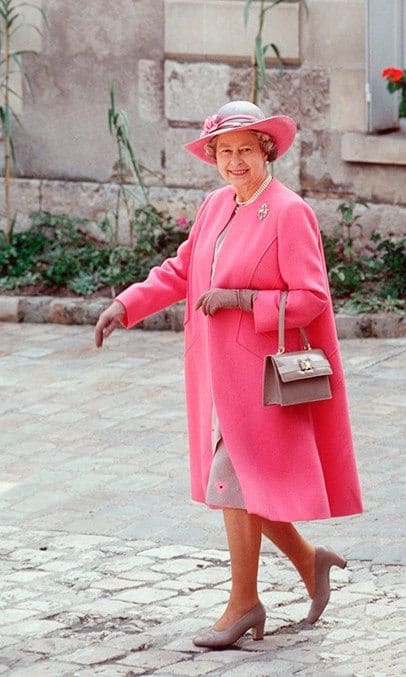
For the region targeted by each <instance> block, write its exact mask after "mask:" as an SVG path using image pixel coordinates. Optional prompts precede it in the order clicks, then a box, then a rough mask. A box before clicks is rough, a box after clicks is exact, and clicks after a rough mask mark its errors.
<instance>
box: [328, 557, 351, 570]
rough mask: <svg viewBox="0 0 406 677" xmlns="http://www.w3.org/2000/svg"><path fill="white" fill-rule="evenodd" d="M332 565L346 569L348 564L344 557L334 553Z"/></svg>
mask: <svg viewBox="0 0 406 677" xmlns="http://www.w3.org/2000/svg"><path fill="white" fill-rule="evenodd" d="M331 565H332V566H336V567H340V569H345V567H346V566H347V560H345V559H344V558H343V557H340V555H336V554H335V553H334V556H333V558H332V560H331Z"/></svg>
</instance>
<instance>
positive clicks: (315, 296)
mask: <svg viewBox="0 0 406 677" xmlns="http://www.w3.org/2000/svg"><path fill="white" fill-rule="evenodd" d="M277 233H278V235H277V237H278V240H277V246H278V264H279V271H280V275H281V277H282V279H283V280H284V282H285V285H286V286H285V289H287V290H288V291H289V294H288V299H287V304H286V317H285V326H286V328H287V329H293V328H296V327H306V326H307V325H308V324H310V322H312V320H314V319H315V318H316V317H317V316H318V315H320V313H321V312H322V311H323V310H324V308H325V307H326V304H327V303H328V301H329V287H328V278H327V272H326V267H325V262H324V254H323V246H322V242H321V236H320V231H319V228H318V225H317V219H316V216H315V214H314V212H313V210H312V209H311V207H309V205H307V204H306V202H304V201H302V200H301V201H297V202H293V203H291V204H290V205H288V206H287V207H286V208H284V209H283V210H282V211H281V214H280V216H279V217H278V224H277ZM279 299H280V290H279V289H275V290H274V289H272V290H261V291H259V292H258V293H257V295H256V298H255V300H254V303H253V313H254V323H255V331H256V332H257V333H258V332H267V331H275V330H277V328H278V316H279Z"/></svg>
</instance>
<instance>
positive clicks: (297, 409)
mask: <svg viewBox="0 0 406 677" xmlns="http://www.w3.org/2000/svg"><path fill="white" fill-rule="evenodd" d="M295 133H296V125H295V123H294V121H293V120H292V119H291V118H290V117H288V116H284V115H277V116H272V117H268V118H267V117H265V115H264V114H263V112H262V111H261V110H260V109H259V108H258V107H257V106H255V105H254V104H251V103H249V102H246V101H233V102H230V103H228V104H226V105H225V106H223V107H222V108H220V110H219V111H218V112H217V114H216V115H214V116H212V117H209V118H207V119H206V121H205V124H204V127H203V131H202V134H201V136H200V138H199V139H197V140H195V141H193V142H191V143H189V144H187V146H186V149H187V150H188V151H189V152H190V153H192V154H193V155H194V156H196V157H197V158H198V159H199V160H202V161H203V162H206V163H209V164H211V165H213V166H217V169H218V171H219V173H220V175H221V177H222V178H223V179H224V180H225V181H226V183H227V184H228V185H226V186H225V187H223V188H220V189H218V190H216V191H214V192H212V193H210V194H209V195H208V196H207V197H206V199H205V200H204V201H203V203H202V205H201V207H200V209H199V211H198V214H197V217H196V220H195V223H194V225H193V227H192V229H191V232H190V235H189V238H188V239H187V241H186V242H184V243H183V244H182V245H181V246H180V247H179V249H178V252H177V254H176V256H174V257H173V258H170V259H168V260H166V261H165V262H164V263H163V264H162V265H161V266H159V267H156V268H153V269H152V270H151V272H150V274H149V276H148V278H147V279H146V280H145V282H142V283H137V284H134V285H132V286H130V287H129V288H128V289H126V290H125V291H124V292H123V293H122V294H120V295H119V296H118V297H117V298H116V300H115V301H114V302H113V303H112V305H111V306H110V307H109V308H108V309H107V310H106V311H104V312H103V313H102V314H101V316H100V319H99V321H98V324H97V327H96V345H97V346H98V347H100V346H101V345H102V342H103V338H106V337H107V336H109V335H110V334H111V332H112V331H113V330H114V329H115V328H116V327H118V326H119V325H120V324H122V325H124V326H125V327H127V328H129V327H132V326H133V325H135V324H136V323H137V322H139V321H140V320H142V319H143V318H145V317H147V316H148V315H150V314H152V313H155V312H156V311H158V310H160V309H162V308H165V307H166V306H168V305H170V304H172V303H175V302H176V301H180V300H181V299H186V311H185V371H186V390H187V407H188V426H189V442H190V469H191V483H192V498H193V499H194V500H195V501H199V502H202V503H205V504H206V505H208V506H209V507H210V508H221V509H222V510H223V515H224V521H225V526H226V532H227V540H228V545H229V550H230V560H231V574H232V587H231V594H230V599H229V602H228V605H227V608H226V609H225V611H224V613H223V615H222V616H221V617H220V618H219V619H218V620H217V622H216V623H215V625H214V626H213V628H211V629H209V630H208V631H206V632H204V633H202V635H201V636H199V637H196V638H195V639H194V642H195V644H196V645H198V646H207V647H222V646H227V645H230V644H232V643H234V642H235V641H236V640H237V639H238V638H239V637H241V635H243V634H244V633H245V632H246V631H247V630H249V629H250V628H252V629H253V636H254V639H261V638H262V637H263V632H264V624H265V609H264V607H263V605H262V604H261V602H260V600H259V598H258V590H257V573H258V561H259V552H260V544H261V535H262V534H264V535H265V536H267V537H268V538H270V539H271V541H272V542H273V543H274V544H275V545H276V546H277V547H278V548H279V549H280V550H281V551H282V552H283V553H284V554H285V555H286V556H287V557H288V558H289V559H290V561H291V562H292V564H293V565H294V566H295V567H296V569H297V571H298V573H299V575H300V577H301V578H302V580H303V582H304V584H305V586H306V588H307V591H308V594H309V597H310V598H311V600H312V601H311V604H310V610H309V614H308V617H307V621H308V622H309V623H315V621H316V620H317V619H318V618H319V616H320V614H321V613H322V612H323V611H324V609H325V607H326V605H327V603H328V600H329V596H330V581H329V574H330V569H331V567H332V566H333V565H336V566H339V567H342V568H343V567H344V566H345V564H346V562H345V560H344V559H342V558H341V557H340V556H338V555H337V554H336V553H334V552H332V551H331V550H328V549H326V548H324V547H321V546H319V547H314V546H313V545H312V544H311V543H309V542H307V541H306V540H305V539H304V538H303V537H302V536H301V535H300V534H299V533H298V531H297V530H296V528H295V527H294V526H293V524H292V522H294V521H302V520H318V519H325V518H329V517H337V516H342V515H350V514H354V513H359V512H361V511H362V504H361V497H360V488H359V482H358V475H357V469H356V465H355V460H354V454H353V446H352V437H351V428H350V422H349V415H348V405H347V398H346V391H345V383H344V374H343V369H342V364H341V358H340V353H339V347H338V341H337V335H336V331H335V325H334V316H333V310H332V304H331V300H330V295H329V288H328V280H327V274H326V268H325V263H324V257H323V250H322V245H321V239H320V234H319V230H318V227H317V221H316V218H315V215H314V213H313V211H312V210H311V208H310V207H309V205H308V204H306V202H304V201H303V200H302V198H301V197H299V196H298V195H297V194H296V193H294V192H292V191H291V190H290V189H289V188H287V187H285V186H284V185H282V184H281V183H280V182H279V181H278V180H277V179H276V178H272V176H271V175H270V174H269V170H268V164H269V163H270V162H272V161H274V160H276V159H277V158H279V157H280V156H281V155H283V153H285V152H286V151H287V150H288V148H289V147H290V146H291V144H292V142H293V140H294V137H295ZM281 291H287V292H288V296H287V305H286V320H285V327H286V346H287V349H288V350H300V349H301V343H300V334H299V331H298V328H299V327H306V331H307V334H308V337H309V340H310V342H311V343H312V344H314V345H315V346H317V347H319V348H322V349H323V350H324V351H325V353H326V355H327V357H328V358H329V361H330V364H331V365H332V369H333V376H332V377H331V389H332V399H329V400H324V401H319V402H314V403H311V404H310V403H306V404H298V405H293V406H286V407H281V406H278V405H276V404H274V405H270V406H264V405H263V401H262V377H263V362H264V357H265V356H266V355H268V354H272V353H276V351H277V347H278V332H277V329H278V314H279V303H280V298H281Z"/></svg>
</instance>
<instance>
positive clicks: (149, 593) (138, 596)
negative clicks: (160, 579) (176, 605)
mask: <svg viewBox="0 0 406 677" xmlns="http://www.w3.org/2000/svg"><path fill="white" fill-rule="evenodd" d="M174 595H176V592H173V591H171V590H159V588H144V587H142V588H135V589H134V590H123V591H121V592H119V593H117V594H116V595H114V599H117V600H124V601H126V602H136V603H137V604H150V603H151V602H159V601H161V600H163V599H168V598H169V597H173V596H174Z"/></svg>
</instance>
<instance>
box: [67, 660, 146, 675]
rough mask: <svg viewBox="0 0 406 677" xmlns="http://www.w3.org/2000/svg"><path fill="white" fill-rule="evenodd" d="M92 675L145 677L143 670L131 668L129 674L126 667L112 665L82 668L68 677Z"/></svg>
mask: <svg viewBox="0 0 406 677" xmlns="http://www.w3.org/2000/svg"><path fill="white" fill-rule="evenodd" d="M94 675H98V676H99V677H120V675H122V676H123V677H133V675H145V670H144V669H143V668H135V667H134V666H133V667H132V668H131V671H130V672H129V670H128V667H125V666H120V665H118V664H117V663H114V665H103V666H100V667H99V666H97V665H96V666H92V667H91V668H84V669H83V670H80V669H78V670H75V672H74V673H72V675H69V677H94ZM58 677H59V676H58Z"/></svg>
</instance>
